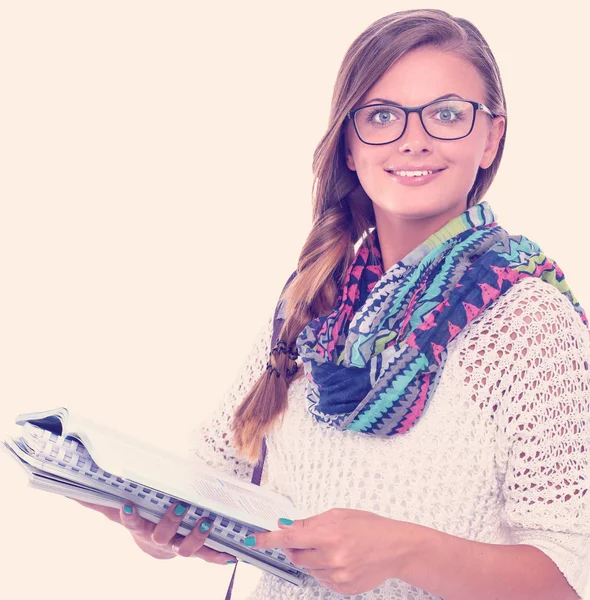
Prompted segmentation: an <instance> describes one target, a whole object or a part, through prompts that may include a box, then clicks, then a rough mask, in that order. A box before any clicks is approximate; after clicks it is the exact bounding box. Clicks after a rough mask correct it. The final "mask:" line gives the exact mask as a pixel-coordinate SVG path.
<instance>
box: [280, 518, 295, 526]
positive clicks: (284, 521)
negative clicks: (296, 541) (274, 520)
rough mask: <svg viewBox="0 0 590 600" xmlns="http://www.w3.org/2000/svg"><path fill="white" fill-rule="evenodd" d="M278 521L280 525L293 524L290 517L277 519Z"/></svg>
mask: <svg viewBox="0 0 590 600" xmlns="http://www.w3.org/2000/svg"><path fill="white" fill-rule="evenodd" d="M279 523H280V524H281V525H293V521H291V519H279Z"/></svg>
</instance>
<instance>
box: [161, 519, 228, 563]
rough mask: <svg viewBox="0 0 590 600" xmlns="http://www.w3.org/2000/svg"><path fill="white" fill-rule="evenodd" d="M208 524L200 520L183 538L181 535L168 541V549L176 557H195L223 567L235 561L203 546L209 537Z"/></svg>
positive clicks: (223, 553)
mask: <svg viewBox="0 0 590 600" xmlns="http://www.w3.org/2000/svg"><path fill="white" fill-rule="evenodd" d="M210 526H211V524H210V522H209V521H207V520H206V519H201V520H199V521H198V522H197V524H196V525H195V526H194V528H193V529H192V530H191V532H190V533H189V534H188V535H187V536H185V537H184V538H183V537H182V536H181V535H176V536H174V538H172V540H171V541H170V547H171V548H172V550H173V551H174V552H176V554H178V556H184V557H189V556H197V557H199V558H202V559H203V560H206V561H207V562H211V563H216V564H218V565H224V564H226V563H227V562H228V561H230V560H236V559H235V557H233V556H232V555H231V554H227V553H225V552H218V551H217V550H213V548H209V547H207V546H205V545H204V544H205V540H206V539H207V536H208V535H209V529H210Z"/></svg>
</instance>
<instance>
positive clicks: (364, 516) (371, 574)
mask: <svg viewBox="0 0 590 600" xmlns="http://www.w3.org/2000/svg"><path fill="white" fill-rule="evenodd" d="M279 528H280V529H279V530H278V531H269V532H268V533H257V534H256V535H255V536H250V538H255V544H254V545H253V546H254V548H281V549H282V550H283V552H284V553H285V555H286V556H287V558H288V559H289V560H290V561H291V562H292V563H293V564H294V565H296V566H299V567H304V568H305V569H307V572H308V573H309V574H310V575H311V576H312V577H315V578H316V579H317V580H318V581H319V582H320V583H321V584H323V585H324V586H326V587H328V588H330V589H331V590H334V591H335V592H338V593H340V594H361V593H363V592H368V591H369V590H373V589H375V588H376V587H378V586H379V585H380V584H381V583H383V582H384V581H385V580H386V579H391V578H395V577H397V576H398V574H399V573H400V572H402V570H403V568H404V565H405V564H406V562H407V561H408V560H409V558H410V556H411V553H413V551H414V548H415V547H416V544H417V542H418V540H419V536H420V531H419V529H421V527H420V526H419V525H415V524H413V523H407V522H405V521H394V520H393V519H388V518H386V517H381V516H379V515H376V514H375V513H372V512H368V511H364V510H352V509H345V508H333V509H331V510H328V511H327V512H324V513H321V514H319V515H315V516H313V517H310V518H308V519H301V520H298V521H295V522H294V523H293V525H290V526H289V525H284V524H282V523H281V522H280V521H279ZM250 541H251V540H250ZM246 545H248V542H246Z"/></svg>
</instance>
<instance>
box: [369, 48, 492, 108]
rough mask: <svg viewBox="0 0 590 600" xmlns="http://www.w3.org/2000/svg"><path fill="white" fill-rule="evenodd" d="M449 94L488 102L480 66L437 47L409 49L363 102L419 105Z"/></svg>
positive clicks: (379, 80)
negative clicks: (376, 99) (373, 100)
mask: <svg viewBox="0 0 590 600" xmlns="http://www.w3.org/2000/svg"><path fill="white" fill-rule="evenodd" d="M447 94H456V95H458V96H460V97H463V98H466V99H468V100H478V101H480V102H485V86H484V83H483V80H482V77H481V75H480V74H479V72H478V71H477V69H476V68H475V67H474V66H473V65H472V64H471V63H470V62H469V61H468V60H467V59H466V58H464V57H463V56H461V55H459V54H457V53H455V52H449V51H444V50H439V49H434V48H419V49H416V50H412V51H411V52H408V53H407V54H405V55H404V56H402V57H401V58H400V59H398V60H397V61H396V62H395V63H393V64H392V65H391V66H390V67H389V68H388V69H387V71H385V73H384V74H383V75H382V76H381V77H380V78H379V79H378V80H377V82H376V83H375V84H374V85H373V86H371V88H369V90H368V91H367V93H366V94H364V96H363V99H362V103H363V104H364V103H367V102H368V101H369V100H371V99H372V98H382V99H384V100H388V101H391V102H395V103H397V104H402V105H404V106H416V105H420V104H425V103H426V102H430V101H432V100H434V99H435V98H439V97H441V96H445V95H447Z"/></svg>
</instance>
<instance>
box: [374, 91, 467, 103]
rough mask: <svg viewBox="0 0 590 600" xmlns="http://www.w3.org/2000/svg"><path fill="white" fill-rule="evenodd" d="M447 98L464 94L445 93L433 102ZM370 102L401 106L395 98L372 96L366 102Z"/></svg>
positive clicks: (460, 97)
mask: <svg viewBox="0 0 590 600" xmlns="http://www.w3.org/2000/svg"><path fill="white" fill-rule="evenodd" d="M445 98H459V99H461V100H463V97H462V96H460V95H459V94H455V93H454V92H453V93H451V94H445V95H444V96H439V97H438V98H435V99H434V100H431V102H436V101H437V100H444V99H445ZM370 102H383V103H385V104H395V105H397V106H401V104H400V103H399V102H396V101H395V100H388V99H387V98H371V99H370V100H367V102H366V103H367V104H369V103H370Z"/></svg>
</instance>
